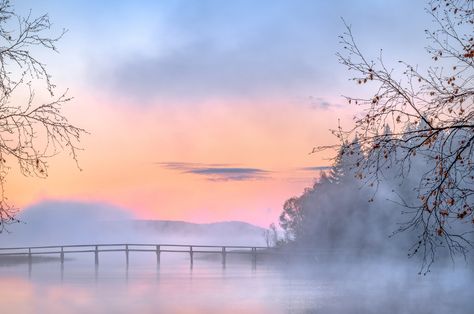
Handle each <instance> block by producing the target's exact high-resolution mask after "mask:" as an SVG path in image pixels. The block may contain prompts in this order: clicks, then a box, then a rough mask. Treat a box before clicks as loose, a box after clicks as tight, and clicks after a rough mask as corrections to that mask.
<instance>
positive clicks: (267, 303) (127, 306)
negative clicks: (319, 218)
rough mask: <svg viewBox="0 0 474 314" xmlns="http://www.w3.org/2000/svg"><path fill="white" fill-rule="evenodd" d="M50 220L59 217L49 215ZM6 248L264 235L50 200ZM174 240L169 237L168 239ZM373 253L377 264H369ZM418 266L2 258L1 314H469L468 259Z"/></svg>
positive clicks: (143, 257)
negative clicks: (427, 268)
mask: <svg viewBox="0 0 474 314" xmlns="http://www.w3.org/2000/svg"><path fill="white" fill-rule="evenodd" d="M44 217H51V218H50V219H44ZM20 218H21V219H22V220H23V221H24V222H25V223H21V224H17V225H12V226H11V233H10V234H6V235H5V237H2V238H1V239H0V241H1V242H0V243H1V246H2V247H5V246H16V245H46V244H52V245H58V244H59V245H61V244H81V243H90V244H94V243H111V242H124V243H131V242H146V243H157V244H159V243H164V242H168V243H177V244H179V243H183V244H191V243H190V241H193V243H192V244H215V245H229V244H230V245H238V244H246V245H264V237H263V233H262V230H261V229H260V228H257V227H254V226H251V225H248V224H244V223H238V222H231V223H226V224H209V225H193V224H186V223H183V222H178V223H176V222H175V223H173V222H153V221H136V220H134V219H133V218H134V217H133V216H131V215H130V214H128V213H127V211H126V210H124V209H117V208H113V207H110V206H106V205H103V204H102V205H101V204H86V203H65V202H47V203H43V204H39V205H37V206H35V207H32V208H29V209H27V210H25V211H24V212H23V213H22V215H21V216H20ZM169 241H170V242H169ZM369 256H370V257H369ZM419 267H420V264H419V261H418V260H416V259H407V258H406V256H405V257H403V258H402V257H399V258H394V256H392V255H390V256H389V255H384V254H380V255H366V254H365V253H364V252H362V251H361V253H360V254H354V253H353V252H348V251H344V250H332V251H328V250H326V251H325V250H320V251H319V252H316V253H315V254H314V255H313V256H312V257H311V258H304V259H298V258H296V257H295V256H293V257H291V256H258V259H257V263H256V265H255V267H254V265H253V264H252V260H251V257H250V256H248V255H237V254H236V255H232V254H229V255H228V256H227V261H226V265H225V267H223V266H222V263H221V255H220V254H195V257H194V263H193V264H192V265H191V263H190V259H189V254H187V253H162V254H161V261H160V263H159V264H158V263H157V260H156V255H155V253H154V252H130V256H129V265H128V266H127V264H126V258H125V253H124V252H101V253H100V254H99V264H98V265H97V266H96V265H95V263H94V254H93V253H77V254H72V253H70V254H67V253H66V255H65V261H64V264H63V265H61V263H60V260H59V256H50V260H46V259H43V260H41V259H38V260H34V262H33V263H32V265H31V266H29V265H28V263H27V262H26V260H22V261H20V262H19V263H0V294H1V295H2V300H6V301H4V303H3V308H2V312H3V311H5V313H84V312H88V313H329V314H331V313H335V314H336V313H374V314H375V313H388V314H395V313H471V309H472V308H473V307H474V300H473V299H472V298H471V296H470V294H471V291H472V287H473V285H472V282H473V279H474V274H473V272H472V270H471V263H470V261H469V260H468V261H464V260H460V261H457V262H456V263H455V264H453V263H452V262H451V261H449V262H448V261H444V262H440V263H437V264H435V265H434V266H433V268H432V270H431V272H430V273H428V274H427V275H426V276H422V275H417V273H418V271H419Z"/></svg>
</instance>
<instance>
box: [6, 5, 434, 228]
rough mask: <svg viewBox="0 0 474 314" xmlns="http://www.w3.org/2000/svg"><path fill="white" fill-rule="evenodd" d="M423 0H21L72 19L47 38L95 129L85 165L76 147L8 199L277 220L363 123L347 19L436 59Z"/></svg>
mask: <svg viewBox="0 0 474 314" xmlns="http://www.w3.org/2000/svg"><path fill="white" fill-rule="evenodd" d="M423 6H424V4H423V1H409V0H403V1H381V0H367V1H349V0H341V1H316V0H315V1H310V0H308V1H304V0H291V1H290V0H287V1H280V0H271V1H270V0H261V1H250V0H249V1H218V0H213V1H209V0H200V1H184V0H183V1H178V0H167V1H164V0H163V1H145V0H143V1H105V0H104V1H85V0H84V1H79V0H77V1H72V0H71V1H60V0H44V1H33V0H31V1H30V0H28V1H27V0H22V1H18V3H17V4H16V8H17V9H18V10H19V11H20V12H27V11H28V10H29V9H32V12H33V15H38V14H42V13H49V15H50V18H51V20H52V21H53V23H54V27H53V30H52V33H55V32H56V33H57V32H59V31H60V30H61V29H62V28H67V29H68V32H67V34H66V35H65V36H64V38H63V39H62V40H61V42H60V43H59V45H58V47H59V50H60V53H59V54H54V53H53V54H51V53H47V54H46V53H44V52H40V56H41V58H42V60H43V61H44V62H45V63H47V64H48V66H49V70H50V72H51V74H52V75H53V78H54V81H55V83H56V85H57V86H58V90H65V89H66V88H68V89H69V93H70V95H72V96H74V100H73V101H72V102H71V103H70V104H69V105H68V106H67V107H66V108H65V111H64V112H65V113H66V114H67V115H68V116H69V117H70V119H71V121H72V122H74V123H75V124H77V125H79V126H81V127H84V128H85V129H87V130H88V131H89V132H90V135H88V136H85V137H84V139H83V141H82V144H81V146H82V147H83V148H84V149H85V150H84V151H83V152H81V154H80V166H81V168H82V169H83V171H78V170H77V168H76V167H75V164H74V162H73V161H71V160H70V159H69V158H68V156H65V155H60V156H57V157H55V158H54V159H53V160H51V162H50V165H51V167H50V170H49V171H50V173H49V178H48V179H47V180H41V179H36V178H23V177H20V176H18V175H15V173H13V172H14V169H12V173H11V174H10V175H9V177H8V183H7V187H6V188H7V193H8V194H9V195H10V197H9V198H10V201H12V202H14V203H15V204H16V205H17V206H20V207H25V206H28V205H31V204H34V203H36V202H38V201H41V200H45V199H48V200H49V199H61V200H83V201H100V202H105V203H110V204H114V205H118V206H121V207H124V208H128V209H130V210H131V211H133V212H134V213H135V214H136V216H137V217H139V218H151V219H173V220H187V221H194V222H209V221H222V220H243V221H247V222H251V223H255V224H258V225H261V226H267V225H268V224H269V223H270V222H273V221H276V220H277V218H278V215H279V213H280V211H281V208H282V204H283V202H284V201H285V200H286V199H288V198H289V197H291V196H294V195H298V194H300V193H302V191H303V189H304V188H305V187H306V186H309V185H310V184H311V183H312V181H313V180H314V178H316V177H317V176H318V175H319V174H320V171H321V169H324V167H325V166H328V165H330V164H331V162H330V160H328V158H329V157H330V154H329V153H326V154H318V155H314V154H313V155H310V154H309V152H310V151H311V150H312V148H313V147H314V146H317V145H326V144H332V143H335V142H336V140H335V138H334V137H333V136H332V135H331V134H330V132H329V129H331V128H335V127H337V124H338V119H340V120H341V123H342V124H343V125H346V126H348V125H350V123H351V119H352V116H353V114H354V113H355V112H357V110H358V108H357V107H353V106H351V105H349V104H347V103H345V102H344V99H343V97H342V96H341V95H354V94H356V93H360V92H361V91H359V90H358V89H357V86H355V85H354V83H353V82H350V81H348V78H349V76H350V73H348V72H347V71H346V69H344V68H343V67H342V66H341V65H339V64H338V61H337V58H336V56H335V53H336V52H337V51H338V50H341V47H340V46H339V44H338V35H340V34H341V33H342V32H343V31H344V27H343V23H342V21H341V17H343V18H344V19H345V20H346V21H347V22H348V23H349V24H352V26H353V30H354V32H355V35H356V37H357V39H358V41H359V43H360V46H361V48H362V49H363V50H364V51H366V52H367V53H368V55H370V56H373V57H374V58H375V57H377V56H378V54H379V49H380V48H383V51H384V52H383V54H384V57H385V59H386V60H387V62H388V63H389V64H390V62H392V64H393V65H394V66H395V65H396V61H397V60H399V59H402V58H403V59H404V60H406V61H409V62H412V63H423V61H424V60H425V58H426V55H425V53H424V45H425V43H426V42H425V36H424V33H423V30H424V29H425V28H426V27H427V26H429V25H430V23H431V21H430V18H429V17H428V16H427V15H426V14H425V12H424V9H423Z"/></svg>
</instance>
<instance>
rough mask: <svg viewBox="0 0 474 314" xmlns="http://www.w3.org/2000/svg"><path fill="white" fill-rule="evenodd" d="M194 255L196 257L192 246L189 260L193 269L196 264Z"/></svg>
mask: <svg viewBox="0 0 474 314" xmlns="http://www.w3.org/2000/svg"><path fill="white" fill-rule="evenodd" d="M193 255H194V252H193V247H192V246H190V247H189V258H190V262H191V267H193V264H194V260H193Z"/></svg>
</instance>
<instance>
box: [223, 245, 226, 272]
mask: <svg viewBox="0 0 474 314" xmlns="http://www.w3.org/2000/svg"><path fill="white" fill-rule="evenodd" d="M226 254H227V253H226V249H225V246H223V247H222V267H224V268H225V262H226Z"/></svg>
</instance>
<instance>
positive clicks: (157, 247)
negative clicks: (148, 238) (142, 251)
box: [156, 245, 161, 266]
mask: <svg viewBox="0 0 474 314" xmlns="http://www.w3.org/2000/svg"><path fill="white" fill-rule="evenodd" d="M160 262H161V247H160V246H159V245H157V246H156V264H157V265H158V266H159V265H160Z"/></svg>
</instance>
